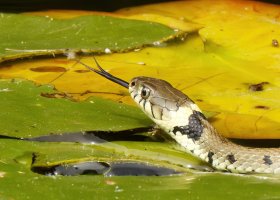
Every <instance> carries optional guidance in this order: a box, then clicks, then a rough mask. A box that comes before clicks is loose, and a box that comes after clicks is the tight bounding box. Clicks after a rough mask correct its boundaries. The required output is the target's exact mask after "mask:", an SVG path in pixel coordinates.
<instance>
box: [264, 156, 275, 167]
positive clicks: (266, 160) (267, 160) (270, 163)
mask: <svg viewBox="0 0 280 200" xmlns="http://www.w3.org/2000/svg"><path fill="white" fill-rule="evenodd" d="M263 161H264V164H265V165H272V164H273V162H272V160H271V159H270V156H266V155H265V156H264V157H263Z"/></svg>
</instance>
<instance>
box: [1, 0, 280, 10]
mask: <svg viewBox="0 0 280 200" xmlns="http://www.w3.org/2000/svg"><path fill="white" fill-rule="evenodd" d="M168 1H170V0H117V1H116V0H103V1H100V0H83V1H77V0H59V1H57V0H25V1H23V0H2V1H0V11H1V12H23V11H36V10H46V9H74V10H96V11H106V12H110V11H115V10H118V9H121V8H126V7H132V6H138V5H145V4H152V3H160V2H168ZM259 1H260V2H267V3H273V4H280V1H279V0H262V1H261V0H259Z"/></svg>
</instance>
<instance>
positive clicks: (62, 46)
mask: <svg viewBox="0 0 280 200" xmlns="http://www.w3.org/2000/svg"><path fill="white" fill-rule="evenodd" d="M0 26H1V27H2V28H1V31H0V44H1V45H0V61H5V60H9V59H16V58H20V57H27V56H36V55H54V54H61V53H66V54H67V53H73V52H86V53H89V52H97V53H111V52H124V51H129V50H132V49H136V48H142V47H144V46H151V45H158V44H160V43H162V42H165V41H167V40H170V39H174V38H176V37H179V36H183V35H185V34H186V32H182V31H178V30H174V29H172V28H169V27H167V26H164V25H162V24H159V23H154V22H146V21H141V20H129V19H121V18H116V17H110V16H97V15H95V16H93V15H92V16H80V17H75V18H71V19H55V18H51V17H41V16H30V15H23V14H6V13H0ZM30 30H32V31H30ZM193 31H197V29H194V30H193Z"/></svg>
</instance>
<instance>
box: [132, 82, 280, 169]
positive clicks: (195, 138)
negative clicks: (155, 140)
mask: <svg viewBox="0 0 280 200" xmlns="http://www.w3.org/2000/svg"><path fill="white" fill-rule="evenodd" d="M129 92H130V94H131V97H132V98H133V99H134V101H135V102H136V103H137V104H138V105H139V106H140V108H141V109H142V110H143V111H144V113H146V114H147V115H148V116H149V117H150V118H151V119H152V120H153V121H154V122H155V123H156V124H157V125H158V126H159V127H160V128H161V129H163V130H164V131H165V132H167V133H168V134H169V135H170V136H171V137H172V138H173V139H174V140H175V141H176V142H177V143H178V144H179V145H181V146H182V147H183V148H184V149H185V150H186V151H187V152H189V153H191V154H193V155H194V156H196V157H198V158H200V159H202V160H204V161H206V162H208V163H210V164H211V165H212V166H213V167H214V168H216V169H218V170H223V171H230V172H235V173H280V148H250V147H245V146H241V145H238V144H235V143H233V142H231V141H229V140H228V139H226V138H224V137H223V136H221V135H220V134H219V133H217V131H216V130H215V129H214V128H213V127H212V125H211V124H210V123H209V122H208V121H207V119H206V118H205V116H204V115H203V114H202V112H201V110H200V109H199V108H198V106H197V105H196V104H195V103H194V102H193V101H192V100H191V99H190V98H189V97H188V96H187V95H185V94H184V93H182V92H181V91H179V90H177V89H175V88H174V87H172V85H171V84H169V83H168V82H166V81H164V80H160V79H155V78H149V77H136V78H134V79H132V80H131V82H130V84H129Z"/></svg>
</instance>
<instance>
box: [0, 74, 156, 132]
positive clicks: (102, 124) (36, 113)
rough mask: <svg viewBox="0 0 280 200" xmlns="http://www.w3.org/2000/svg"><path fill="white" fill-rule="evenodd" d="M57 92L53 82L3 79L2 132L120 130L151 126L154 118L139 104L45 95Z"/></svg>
mask: <svg viewBox="0 0 280 200" xmlns="http://www.w3.org/2000/svg"><path fill="white" fill-rule="evenodd" d="M55 92H56V91H55V90H54V89H53V87H52V86H50V85H41V86H36V85H34V84H33V83H32V82H30V81H23V80H5V79H2V80H0V102H1V103H0V109H1V113H0V119H1V120H0V127H1V135H8V136H15V137H35V136H40V135H48V134H50V133H56V134H59V133H66V132H77V131H78V132H79V131H90V130H113V131H117V130H125V129H131V128H137V127H147V126H151V125H152V121H151V120H150V119H149V118H147V117H146V116H145V114H143V113H142V112H141V111H140V109H138V108H136V107H133V106H128V105H123V104H120V103H116V102H113V101H110V100H104V99H101V98H97V97H93V98H91V99H89V100H88V101H84V102H75V101H72V100H71V99H65V98H48V97H46V96H48V95H47V94H52V93H55ZM50 96H51V95H50Z"/></svg>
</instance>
